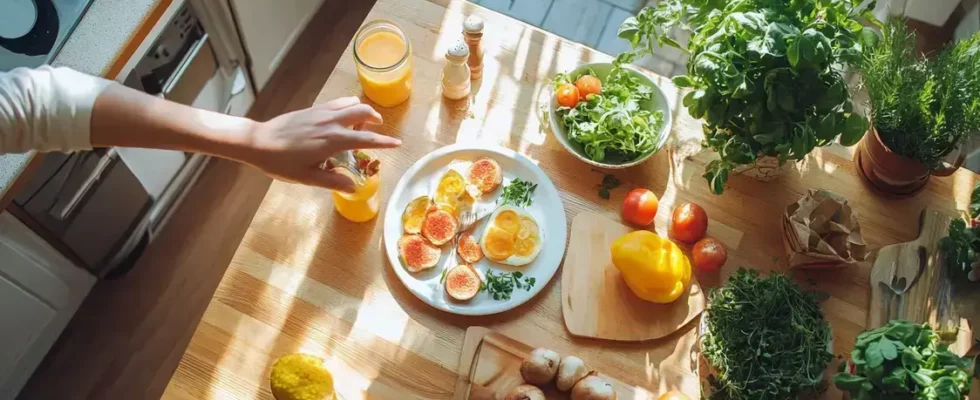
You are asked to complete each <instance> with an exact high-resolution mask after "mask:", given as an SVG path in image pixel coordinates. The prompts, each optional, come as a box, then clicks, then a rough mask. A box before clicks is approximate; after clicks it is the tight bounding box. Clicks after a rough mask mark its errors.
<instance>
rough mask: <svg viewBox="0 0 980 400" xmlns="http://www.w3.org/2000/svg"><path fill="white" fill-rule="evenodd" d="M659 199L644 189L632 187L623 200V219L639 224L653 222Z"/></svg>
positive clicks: (645, 224) (644, 224) (643, 224)
mask: <svg viewBox="0 0 980 400" xmlns="http://www.w3.org/2000/svg"><path fill="white" fill-rule="evenodd" d="M658 205H660V201H659V200H657V195H655V194H653V192H651V191H649V190H646V189H633V190H630V192H629V193H627V194H626V199H625V200H623V219H625V220H626V221H628V222H630V223H632V224H636V225H639V226H647V225H650V224H652V223H653V220H654V218H656V217H657V206H658Z"/></svg>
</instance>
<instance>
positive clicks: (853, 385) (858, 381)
mask: <svg viewBox="0 0 980 400" xmlns="http://www.w3.org/2000/svg"><path fill="white" fill-rule="evenodd" d="M867 381H868V378H865V377H863V376H857V375H851V374H848V373H844V372H841V373H838V374H836V375H834V386H837V388H838V389H840V390H847V391H858V390H861V385H862V384H864V382H867Z"/></svg>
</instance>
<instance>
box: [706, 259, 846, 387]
mask: <svg viewBox="0 0 980 400" xmlns="http://www.w3.org/2000/svg"><path fill="white" fill-rule="evenodd" d="M705 318H707V326H708V329H707V330H706V332H704V334H703V335H702V337H701V339H700V346H701V354H702V355H703V356H704V357H705V359H707V360H708V362H709V363H710V364H711V366H713V367H714V368H715V370H716V371H717V374H715V373H713V374H712V375H710V376H709V377H708V382H709V384H710V386H711V395H710V396H709V397H708V399H713V400H787V399H796V398H799V397H801V396H803V395H806V394H811V393H813V392H815V391H819V390H820V389H821V388H823V387H825V386H826V385H825V384H823V377H822V374H823V372H824V370H825V369H826V368H827V364H828V363H829V362H830V360H831V359H833V355H832V354H831V353H829V352H828V351H827V347H828V346H827V345H828V343H829V342H830V326H829V325H828V324H827V321H826V320H825V319H824V317H823V313H822V312H821V310H820V306H819V305H818V304H817V301H816V299H815V298H814V296H813V294H811V293H806V292H802V291H801V290H800V287H799V286H798V285H796V284H795V283H793V281H791V280H790V278H789V277H788V276H786V275H782V274H775V273H774V274H770V275H769V277H761V276H759V272H758V271H755V270H745V269H740V270H738V271H737V272H735V273H734V274H732V276H731V278H729V280H728V282H727V283H726V284H725V285H724V286H722V287H720V288H718V289H716V290H714V291H712V292H711V295H710V296H709V304H708V308H707V314H706V315H705Z"/></svg>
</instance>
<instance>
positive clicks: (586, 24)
mask: <svg viewBox="0 0 980 400" xmlns="http://www.w3.org/2000/svg"><path fill="white" fill-rule="evenodd" d="M470 1H472V2H474V3H477V4H480V5H482V6H484V7H487V8H489V9H492V10H495V11H498V12H500V13H503V14H507V15H509V16H511V17H514V18H517V19H519V20H521V21H524V22H526V23H528V24H531V25H534V26H537V27H540V28H541V29H544V30H546V31H549V32H552V33H554V34H556V35H559V36H562V37H564V38H566V39H570V40H574V41H576V42H579V43H582V44H584V45H587V46H589V47H592V48H595V49H598V50H599V51H602V52H604V53H607V54H612V55H616V54H619V53H621V52H623V51H625V50H628V49H629V43H627V42H626V41H625V40H623V39H620V38H619V37H618V36H616V33H617V32H618V30H619V25H620V24H621V23H622V22H623V20H625V19H626V18H629V17H630V16H632V15H634V14H636V12H637V11H639V10H640V9H641V8H643V6H644V5H646V4H647V3H648V1H647V0H470ZM686 63H687V56H686V55H685V54H684V53H683V52H681V51H680V50H677V49H673V48H666V49H661V51H658V52H657V54H656V55H653V56H647V57H645V58H643V59H642V60H639V61H637V62H636V64H638V65H640V66H642V67H644V68H647V69H650V70H651V71H654V72H656V73H659V74H661V75H664V76H674V75H677V74H682V73H683V71H684V65H685V64H686Z"/></svg>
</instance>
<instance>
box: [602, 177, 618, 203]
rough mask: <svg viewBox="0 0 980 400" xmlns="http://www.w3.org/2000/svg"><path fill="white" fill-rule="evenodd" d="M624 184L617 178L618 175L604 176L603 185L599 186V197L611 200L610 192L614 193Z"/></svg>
mask: <svg viewBox="0 0 980 400" xmlns="http://www.w3.org/2000/svg"><path fill="white" fill-rule="evenodd" d="M622 184H623V182H622V181H620V180H619V178H617V177H616V175H612V174H605V175H603V176H602V183H600V184H599V185H598V186H599V197H602V198H603V199H606V200H609V197H610V196H611V193H610V191H612V190H613V189H615V188H618V187H619V185H622Z"/></svg>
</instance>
